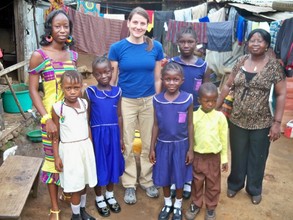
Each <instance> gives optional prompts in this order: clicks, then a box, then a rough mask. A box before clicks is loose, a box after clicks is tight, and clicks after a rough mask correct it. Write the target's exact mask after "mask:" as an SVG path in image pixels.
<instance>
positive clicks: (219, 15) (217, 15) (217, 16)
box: [208, 8, 226, 22]
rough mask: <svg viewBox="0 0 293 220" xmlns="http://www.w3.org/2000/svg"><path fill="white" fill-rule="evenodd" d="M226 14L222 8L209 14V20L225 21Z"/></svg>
mask: <svg viewBox="0 0 293 220" xmlns="http://www.w3.org/2000/svg"><path fill="white" fill-rule="evenodd" d="M225 17H226V13H225V8H220V9H219V10H217V11H215V12H212V13H209V14H208V18H209V21H210V22H221V21H225V20H226V19H225Z"/></svg>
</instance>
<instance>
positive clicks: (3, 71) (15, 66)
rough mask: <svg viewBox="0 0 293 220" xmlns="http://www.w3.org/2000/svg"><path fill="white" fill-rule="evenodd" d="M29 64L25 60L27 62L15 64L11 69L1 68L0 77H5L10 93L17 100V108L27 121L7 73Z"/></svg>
mask: <svg viewBox="0 0 293 220" xmlns="http://www.w3.org/2000/svg"><path fill="white" fill-rule="evenodd" d="M27 63H28V60H25V61H22V62H20V63H17V64H14V65H12V66H10V67H7V68H6V69H3V67H2V66H0V77H1V76H4V77H5V80H6V82H7V84H8V86H9V88H10V91H11V93H12V96H13V98H14V100H15V103H16V105H17V107H18V109H19V111H20V113H21V115H22V116H23V117H24V119H26V116H25V114H24V111H23V109H22V107H21V105H20V103H19V101H18V99H17V97H16V94H15V92H14V89H13V88H12V86H11V83H10V82H9V79H8V76H7V73H9V72H11V71H13V70H15V69H18V68H20V67H22V66H24V65H26V64H27Z"/></svg>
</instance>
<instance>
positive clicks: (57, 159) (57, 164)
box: [55, 157, 63, 172]
mask: <svg viewBox="0 0 293 220" xmlns="http://www.w3.org/2000/svg"><path fill="white" fill-rule="evenodd" d="M55 169H56V170H57V171H58V172H63V163H62V160H61V158H60V157H55Z"/></svg>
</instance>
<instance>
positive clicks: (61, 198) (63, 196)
mask: <svg viewBox="0 0 293 220" xmlns="http://www.w3.org/2000/svg"><path fill="white" fill-rule="evenodd" d="M59 199H60V200H61V201H63V202H66V203H70V201H71V194H69V196H67V195H65V194H64V192H62V193H61V195H60V197H59Z"/></svg>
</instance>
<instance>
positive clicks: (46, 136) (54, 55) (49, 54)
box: [29, 10, 78, 220]
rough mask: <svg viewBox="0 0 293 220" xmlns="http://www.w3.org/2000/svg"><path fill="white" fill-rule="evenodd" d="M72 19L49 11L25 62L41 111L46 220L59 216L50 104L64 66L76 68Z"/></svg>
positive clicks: (56, 96)
mask: <svg viewBox="0 0 293 220" xmlns="http://www.w3.org/2000/svg"><path fill="white" fill-rule="evenodd" d="M71 31H72V22H71V21H70V19H69V17H68V16H67V14H66V13H65V12H64V11H62V10H56V11H53V12H51V13H50V14H49V15H48V16H47V19H46V22H45V34H44V35H42V36H41V42H40V44H41V46H42V47H41V48H40V49H37V50H36V51H34V53H33V54H32V56H31V59H30V63H29V90H30V96H31V98H32V101H33V104H34V106H35V107H36V109H37V111H38V112H39V113H40V114H41V116H42V119H41V127H42V142H43V147H44V152H45V160H44V164H43V167H42V175H41V179H42V182H44V183H46V184H47V186H48V190H49V194H50V198H51V209H50V217H49V219H50V220H55V219H57V220H59V219H60V218H59V213H60V209H59V206H58V186H59V185H60V181H59V174H58V171H56V170H55V165H54V157H53V148H52V138H53V137H54V135H57V127H56V125H55V124H54V122H53V120H52V106H53V104H54V103H56V102H57V101H60V100H62V99H63V97H64V94H63V92H62V90H61V87H60V78H61V76H62V74H63V73H64V72H65V71H66V70H74V69H76V61H77V58H78V55H77V53H76V52H74V51H72V50H69V49H68V46H70V45H72V44H73V38H72V36H71ZM40 77H41V79H42V84H43V88H44V95H43V96H42V97H41V96H40V94H39V92H38V90H39V79H40Z"/></svg>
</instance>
